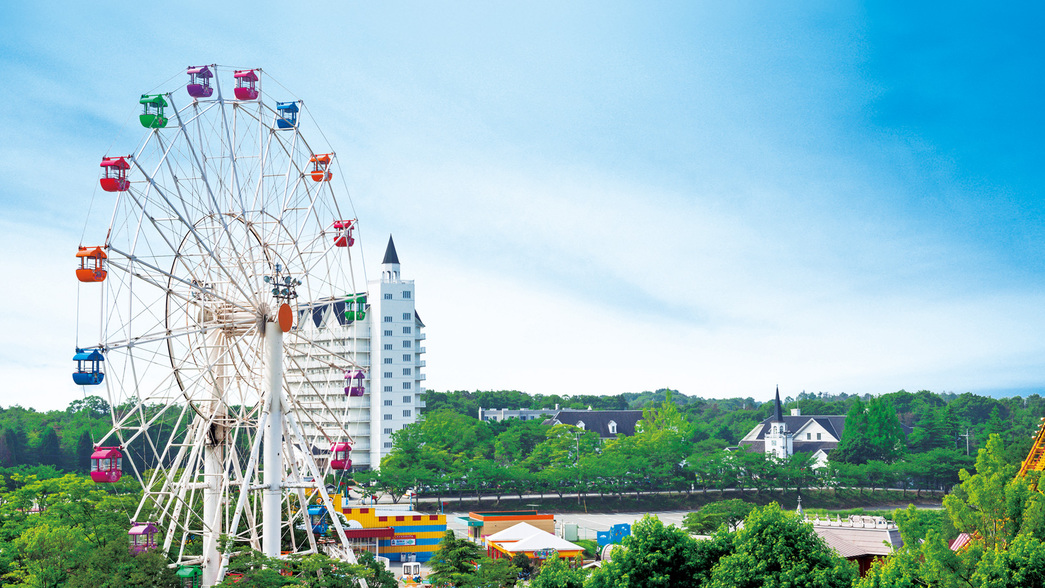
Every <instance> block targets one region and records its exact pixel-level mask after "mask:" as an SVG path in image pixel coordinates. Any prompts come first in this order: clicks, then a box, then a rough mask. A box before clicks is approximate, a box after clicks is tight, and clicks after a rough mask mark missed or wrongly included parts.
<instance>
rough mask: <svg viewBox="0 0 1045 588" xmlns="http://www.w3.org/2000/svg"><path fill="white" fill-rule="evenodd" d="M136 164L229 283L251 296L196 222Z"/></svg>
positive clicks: (245, 295) (245, 294)
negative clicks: (186, 215)
mask: <svg viewBox="0 0 1045 588" xmlns="http://www.w3.org/2000/svg"><path fill="white" fill-rule="evenodd" d="M135 165H136V166H137V167H138V169H139V170H140V171H141V172H142V174H143V175H146V179H147V180H148V181H149V183H150V185H151V186H152V187H153V188H154V189H155V190H156V193H157V194H159V196H160V197H161V198H163V200H164V202H166V203H167V205H168V206H169V207H170V210H171V212H173V213H174V214H175V215H176V216H177V218H178V220H179V221H180V222H181V223H182V224H183V225H184V226H185V227H186V228H187V229H188V231H189V233H191V234H192V235H193V237H195V242H196V245H197V246H198V247H200V248H201V249H203V250H204V251H206V252H207V254H208V255H209V256H210V259H211V262H212V263H213V264H214V266H215V267H217V268H219V269H221V270H222V273H224V274H225V276H226V278H228V280H229V283H230V284H232V285H233V286H234V287H236V288H237V289H238V290H239V291H240V294H242V295H243V296H244V297H246V298H249V296H248V295H247V292H246V291H244V290H243V289H242V287H241V286H240V285H239V284H238V282H237V280H236V276H234V275H233V274H232V273H231V272H229V271H228V269H226V268H225V264H224V263H223V262H222V260H221V258H220V257H219V256H218V255H216V254H215V253H214V251H212V250H211V248H210V247H208V246H207V244H206V243H205V241H204V238H203V236H201V235H200V234H199V232H197V230H196V227H195V226H194V224H193V223H190V222H188V220H187V219H186V218H185V216H184V215H183V214H182V213H181V211H179V210H178V209H177V207H175V206H174V204H173V203H172V202H171V200H170V198H169V197H168V195H167V194H166V191H165V190H163V189H162V188H161V187H160V186H159V185H158V184H157V183H156V181H155V180H154V179H153V178H152V177H151V176H149V175H148V174H147V173H146V172H145V170H144V169H142V167H141V165H138V163H137V162H135ZM204 181H205V180H204Z"/></svg>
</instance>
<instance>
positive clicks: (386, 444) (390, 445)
mask: <svg viewBox="0 0 1045 588" xmlns="http://www.w3.org/2000/svg"><path fill="white" fill-rule="evenodd" d="M391 448H392V442H391V441H385V449H391Z"/></svg>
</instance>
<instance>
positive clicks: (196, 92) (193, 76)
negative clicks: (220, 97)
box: [185, 65, 214, 98]
mask: <svg viewBox="0 0 1045 588" xmlns="http://www.w3.org/2000/svg"><path fill="white" fill-rule="evenodd" d="M185 73H187V74H189V84H188V85H187V86H185V89H186V90H188V91H189V96H192V97H193V98H210V97H211V94H214V88H212V87H211V85H210V79H211V78H212V77H214V74H213V73H212V72H211V71H210V68H208V67H207V66H206V65H200V66H194V67H190V68H189V69H188V70H187V71H186V72H185Z"/></svg>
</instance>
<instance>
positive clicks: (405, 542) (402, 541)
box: [392, 535, 417, 547]
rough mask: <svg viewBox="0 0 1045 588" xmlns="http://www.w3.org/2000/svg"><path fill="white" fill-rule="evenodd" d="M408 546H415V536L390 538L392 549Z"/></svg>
mask: <svg viewBox="0 0 1045 588" xmlns="http://www.w3.org/2000/svg"><path fill="white" fill-rule="evenodd" d="M409 545H417V536H416V535H396V536H395V537H392V547H405V546H409Z"/></svg>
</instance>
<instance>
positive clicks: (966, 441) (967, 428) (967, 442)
mask: <svg viewBox="0 0 1045 588" xmlns="http://www.w3.org/2000/svg"><path fill="white" fill-rule="evenodd" d="M958 436H959V437H965V455H969V436H970V435H969V427H965V434H964V435H958Z"/></svg>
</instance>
